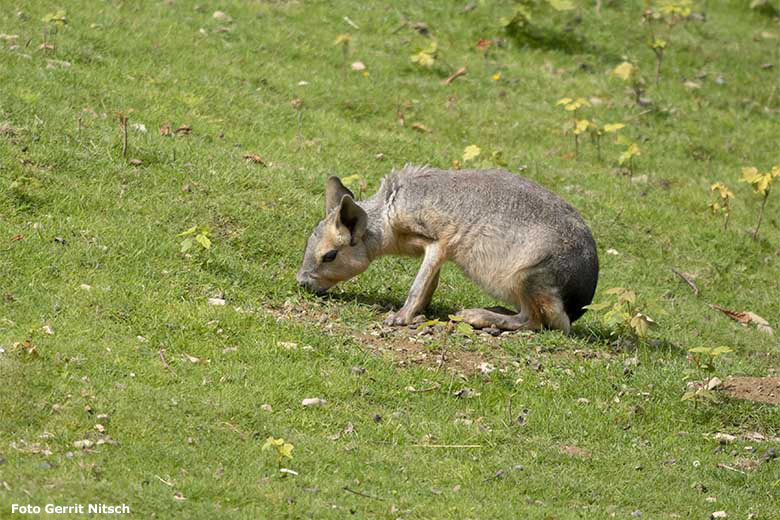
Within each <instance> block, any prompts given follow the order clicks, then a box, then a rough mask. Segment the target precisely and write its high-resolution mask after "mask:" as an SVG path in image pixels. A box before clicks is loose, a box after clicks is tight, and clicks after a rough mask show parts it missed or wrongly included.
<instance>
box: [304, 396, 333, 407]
mask: <svg viewBox="0 0 780 520" xmlns="http://www.w3.org/2000/svg"><path fill="white" fill-rule="evenodd" d="M325 403H327V401H326V400H325V399H320V398H319V397H307V398H306V399H304V400H303V401H301V404H302V405H303V406H307V407H308V406H324V405H325Z"/></svg>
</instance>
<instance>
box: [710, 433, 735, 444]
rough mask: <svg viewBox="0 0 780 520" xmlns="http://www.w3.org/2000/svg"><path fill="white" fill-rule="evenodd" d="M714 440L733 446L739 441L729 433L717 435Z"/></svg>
mask: <svg viewBox="0 0 780 520" xmlns="http://www.w3.org/2000/svg"><path fill="white" fill-rule="evenodd" d="M713 439H715V440H716V441H718V443H719V444H731V443H732V442H734V441H736V440H737V437H736V436H735V435H729V434H728V433H716V434H715V435H714V436H713Z"/></svg>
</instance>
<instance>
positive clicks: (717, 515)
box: [710, 511, 729, 520]
mask: <svg viewBox="0 0 780 520" xmlns="http://www.w3.org/2000/svg"><path fill="white" fill-rule="evenodd" d="M728 516H729V515H727V514H726V512H725V511H715V512H714V513H712V514H711V515H710V518H712V519H713V520H714V519H715V518H728Z"/></svg>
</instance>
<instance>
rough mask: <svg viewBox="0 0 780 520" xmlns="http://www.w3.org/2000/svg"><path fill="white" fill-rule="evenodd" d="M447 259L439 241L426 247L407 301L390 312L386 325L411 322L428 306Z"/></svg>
mask: <svg viewBox="0 0 780 520" xmlns="http://www.w3.org/2000/svg"><path fill="white" fill-rule="evenodd" d="M445 260H446V258H445V255H444V251H442V247H441V245H440V244H439V243H438V242H432V243H430V244H428V245H427V246H426V247H425V256H424V257H423V261H422V265H421V266H420V270H419V271H418V272H417V276H416V277H415V278H414V283H413V284H412V288H411V289H409V295H408V296H407V297H406V302H405V303H404V306H403V307H401V308H400V309H399V310H398V311H397V312H393V313H390V315H389V316H388V317H387V319H385V324H386V325H406V324H409V323H411V322H412V320H414V317H415V316H417V315H418V314H420V312H421V311H422V310H423V309H424V308H425V307H427V306H428V304H429V303H430V302H431V298H432V297H433V291H435V290H436V286H437V285H438V284H439V271H440V270H441V265H442V264H443V263H444V261H445Z"/></svg>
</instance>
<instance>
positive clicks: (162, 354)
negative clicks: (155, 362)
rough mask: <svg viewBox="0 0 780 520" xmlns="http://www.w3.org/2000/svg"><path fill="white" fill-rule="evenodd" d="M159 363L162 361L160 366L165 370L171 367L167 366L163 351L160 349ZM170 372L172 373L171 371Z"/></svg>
mask: <svg viewBox="0 0 780 520" xmlns="http://www.w3.org/2000/svg"><path fill="white" fill-rule="evenodd" d="M160 361H162V364H163V366H164V367H165V369H166V370H171V367H170V366H169V365H168V362H167V361H165V349H160ZM171 372H173V371H172V370H171Z"/></svg>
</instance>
